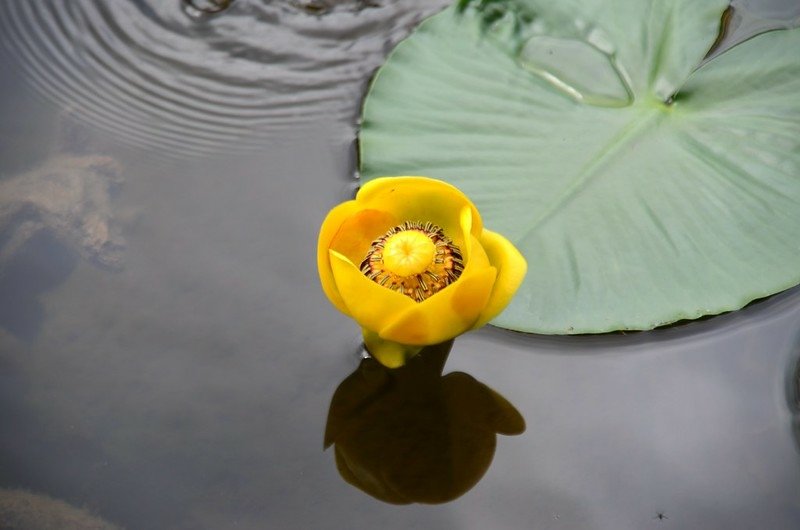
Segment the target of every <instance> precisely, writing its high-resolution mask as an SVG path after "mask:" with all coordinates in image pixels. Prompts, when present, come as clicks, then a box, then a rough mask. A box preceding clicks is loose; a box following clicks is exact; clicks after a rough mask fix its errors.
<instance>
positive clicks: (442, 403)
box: [0, 0, 800, 530]
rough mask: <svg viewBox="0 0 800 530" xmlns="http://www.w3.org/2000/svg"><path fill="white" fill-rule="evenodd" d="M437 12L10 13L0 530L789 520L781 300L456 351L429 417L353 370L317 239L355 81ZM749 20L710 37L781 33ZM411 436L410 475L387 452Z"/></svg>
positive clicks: (340, 164) (792, 514) (789, 412)
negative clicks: (75, 517)
mask: <svg viewBox="0 0 800 530" xmlns="http://www.w3.org/2000/svg"><path fill="white" fill-rule="evenodd" d="M216 3H217V4H218V3H219V2H216ZM446 3H447V2H445V1H442V2H438V1H437V2H433V1H431V0H404V1H402V2H388V1H386V2H384V1H380V2H378V1H375V2H363V1H356V0H351V1H347V0H341V1H338V2H335V1H333V0H324V1H323V0H319V1H317V2H301V1H298V2H289V1H285V2H283V1H277V0H273V1H268V0H234V1H233V2H231V3H230V5H229V6H227V9H224V10H222V11H221V12H220V13H218V14H216V15H203V14H200V13H197V12H194V11H192V10H191V9H190V8H187V7H186V5H185V4H184V3H182V2H179V1H177V0H175V1H174V2H155V1H153V2H144V1H139V2H117V1H113V0H105V1H93V2H89V1H85V2H84V1H76V2H58V1H55V0H53V1H38V0H36V1H34V0H30V1H28V0H13V1H10V2H5V3H3V4H2V5H0V61H2V66H3V71H4V72H6V75H3V76H0V115H2V116H3V118H2V119H1V120H0V138H2V141H1V142H0V201H2V202H0V221H2V225H0V528H3V527H4V526H3V525H4V524H6V525H8V524H10V523H9V522H8V521H9V520H10V519H5V520H3V519H2V518H3V517H6V518H8V517H10V515H9V514H10V513H12V512H14V513H17V514H19V512H20V511H21V510H24V509H25V508H24V507H25V506H28V507H30V506H36V509H35V510H36V511H37V512H39V514H38V515H39V516H41V517H58V515H57V514H51V513H49V511H51V510H52V511H53V512H58V511H59V510H62V511H69V510H73V511H77V509H78V508H82V509H84V511H83V512H80V516H81V517H85V518H87V519H86V520H87V521H88V518H90V517H92V515H90V514H89V513H88V512H91V513H92V514H94V517H95V518H102V519H104V520H106V521H110V522H111V523H113V524H116V525H118V526H120V527H124V528H129V529H151V528H154V529H162V528H164V529H181V530H182V529H186V530H189V529H220V528H245V529H264V528H281V529H282V528H315V529H316V528H331V529H333V528H337V529H338V528H374V527H380V528H387V529H389V528H398V529H400V528H430V529H439V528H442V529H450V528H452V529H460V528H468V529H485V528H499V529H518V528H564V529H573V528H587V529H615V530H616V529H642V528H661V527H664V528H666V527H671V528H681V529H687V528H692V529H694V528H696V529H731V528H735V529H738V528H742V529H750V528H769V529H787V530H788V529H795V528H797V527H798V525H800V493H798V492H800V453H799V452H798V451H799V450H800V434H799V433H800V428H798V425H800V413H799V412H798V411H800V404H799V403H800V402H799V401H798V380H799V379H798V377H800V375H798V374H799V372H798V361H799V359H800V290H798V289H793V290H790V291H788V292H785V293H782V294H779V295H777V296H774V297H772V298H770V299H768V300H765V301H762V302H759V303H756V304H753V305H751V306H749V307H747V308H745V309H744V310H741V311H738V312H735V313H732V314H728V315H722V316H719V317H715V318H710V319H705V320H702V321H697V322H691V323H687V324H684V325H679V326H674V327H671V328H667V329H662V330H656V331H653V332H647V333H634V334H627V335H623V334H612V335H606V336H591V337H543V336H526V335H520V334H515V333H510V332H505V331H501V330H497V329H492V328H487V329H483V330H481V331H478V332H474V333H471V334H469V335H466V336H464V337H461V338H459V339H458V340H457V341H456V342H455V343H454V345H453V347H452V351H451V352H450V354H449V358H448V359H447V365H446V367H445V369H444V373H445V377H440V376H441V374H439V373H438V372H437V371H436V370H430V371H425V372H424V373H426V374H429V375H430V377H429V378H427V377H428V376H427V375H426V376H425V377H424V378H423V379H425V381H426V383H425V384H424V385H423V384H422V383H420V386H419V389H423V388H424V389H425V394H424V395H427V396H435V397H434V398H431V402H432V403H437V407H436V410H435V411H434V412H430V411H428V412H430V416H425V415H424V414H423V413H420V412H415V411H414V408H413V407H410V408H402V407H401V406H400V405H398V403H408V402H410V401H411V402H413V399H407V398H406V397H403V396H405V395H406V394H402V393H399V394H398V392H400V390H395V391H391V392H389V391H386V390H381V389H384V388H385V387H384V386H382V385H384V383H385V381H386V380H387V379H386V378H387V377H394V376H393V375H392V376H387V375H386V374H384V373H383V372H381V371H380V369H378V370H374V369H373V368H375V367H372V368H371V367H370V366H365V365H364V364H363V363H362V360H361V357H360V340H359V332H358V330H357V329H356V328H355V326H354V325H353V324H352V323H351V322H350V321H349V320H348V319H347V318H345V317H343V316H341V315H339V314H338V312H336V310H335V309H333V308H332V307H331V306H330V305H329V304H328V302H327V300H326V299H325V297H324V295H323V294H322V292H321V290H320V288H319V286H318V281H317V273H316V265H315V256H314V253H315V243H316V237H317V230H318V227H319V224H320V222H321V220H322V218H323V217H324V215H325V213H326V212H327V211H328V209H329V208H330V207H331V206H333V205H334V204H336V203H338V202H340V201H342V200H344V199H346V198H348V197H349V196H350V195H351V194H352V191H353V189H354V186H355V180H354V178H353V176H354V171H355V160H354V158H355V156H354V152H355V151H354V145H353V144H354V139H355V132H356V130H357V116H358V112H359V105H360V101H361V97H362V94H363V90H364V89H365V87H366V84H367V82H368V79H369V76H370V74H371V72H372V71H373V70H374V68H376V67H377V66H378V65H380V64H381V62H382V61H383V59H384V57H385V55H386V53H388V51H390V50H391V48H392V47H393V45H394V44H395V43H396V42H398V41H399V40H400V39H402V38H403V36H405V35H406V34H407V33H408V31H410V29H411V28H413V27H414V25H415V24H416V23H418V22H419V21H420V20H421V19H423V18H424V17H425V16H427V15H429V14H431V13H433V12H435V11H436V10H438V9H440V8H441V7H443V6H444V5H445V4H446ZM214 4H215V2H212V1H210V0H207V1H205V2H201V1H199V0H198V1H195V2H194V5H195V6H196V7H195V8H194V9H198V8H202V6H203V5H214ZM737 5H738V6H740V7H741V9H740V10H739V12H738V14H737V15H736V16H737V17H740V18H737V19H733V21H732V23H731V26H730V29H731V32H730V34H729V35H728V37H727V39H728V40H727V41H726V42H730V39H734V40H735V39H737V38H745V37H747V36H748V35H749V34H751V33H750V32H753V31H763V30H765V29H769V28H771V27H779V26H781V25H787V24H791V23H796V21H797V17H798V16H800V8H798V6H797V5H796V2H794V1H793V0H792V1H783V2H780V1H779V0H771V1H770V2H756V1H755V0H751V1H748V2H745V1H742V2H739V3H738V4H737ZM737 20H738V22H737ZM792 21H794V22H792ZM754 28H755V29H754ZM54 182H57V183H58V184H59V185H58V186H54V184H53V183H54ZM450 372H461V374H457V375H453V376H448V375H446V374H448V373H450ZM362 377H363V379H359V378H362ZM397 377H398V378H400V377H401V376H397ZM403 377H404V376H403ZM426 378H427V379H426ZM345 380H347V381H350V382H351V383H347V384H346V385H343V386H342V388H343V389H344V390H341V391H340V393H339V394H337V395H339V396H340V397H339V400H338V403H340V405H337V408H336V410H337V411H338V412H337V415H336V416H335V418H334V419H336V418H338V419H337V420H336V421H334V422H329V418H328V407H329V404H330V403H331V399H332V397H333V396H334V392H335V391H336V389H337V388H338V387H339V385H340V383H342V382H343V381H345ZM352 381H357V383H352ZM358 381H361V382H358ZM398 381H400V379H398ZM458 381H461V383H457V382H458ZM408 385H409V383H408V379H402V381H401V382H399V383H397V385H396V386H395V387H393V388H399V389H401V390H402V389H403V388H405V389H406V390H408V388H411V389H412V390H414V389H416V388H417V387H415V386H414V384H411V386H410V387H409V386H408ZM459 385H462V386H459ZM412 394H413V392H412ZM494 395H497V396H501V397H500V398H492V399H494V401H492V400H489V401H488V402H487V401H486V399H487V398H486V396H494ZM342 396H344V397H342ZM376 396H380V399H378V398H377V397H376ZM398 396H400V397H398ZM453 396H457V397H453ZM342 400H344V401H342ZM353 402H354V403H362V402H365V403H370V404H372V403H378V404H380V406H382V407H388V409H387V410H395V411H398V410H401V411H402V414H405V415H406V416H405V417H407V418H409V419H408V422H404V424H408V425H414V426H415V429H414V430H403V429H402V428H398V424H397V423H393V422H388V423H387V422H386V421H385V420H386V416H387V415H386V414H380V413H378V412H375V411H376V410H377V411H380V410H382V409H380V408H377V409H370V410H371V412H370V411H369V410H367V411H366V412H364V411H362V412H359V413H358V414H356V413H354V412H353V410H354V409H352V408H351V407H349V406H348V405H347V404H348V403H353ZM426 402H427V401H426ZM341 403H344V405H341ZM487 403H488V404H487ZM403 406H405V405H403ZM358 410H360V409H358ZM487 410H488V411H490V412H486V411H487ZM498 410H499V411H501V412H496V411H498ZM492 411H495V412H492ZM503 411H505V412H503ZM512 411H513V412H512ZM515 413H517V414H518V415H519V416H521V417H522V418H524V423H525V430H524V432H522V433H520V432H519V431H520V429H519V427H520V425H519V423H518V422H517V423H515V421H516V420H514V418H515V417H516V416H515V415H514V414H515ZM437 414H439V415H438V416H437ZM442 414H443V415H444V416H442ZM503 414H505V416H504V415H503ZM442 417H444V418H446V419H447V421H452V422H453V425H457V426H458V429H457V433H458V437H456V436H454V437H448V436H447V435H442V431H441V429H439V426H440V425H442V424H443V421H445V420H440V419H438V418H442ZM341 418H345V420H344V421H343V422H342V421H339V420H341ZM353 418H357V421H356V420H353ZM376 418H377V419H376ZM431 418H433V419H432V420H431ZM474 418H487V419H486V420H485V421H477V420H476V422H475V423H474V424H473V423H471V420H472V419H474ZM492 418H494V419H492ZM498 418H500V419H498ZM503 418H505V419H503ZM501 420H502V421H501ZM353 421H356V423H352V422H353ZM340 425H347V426H348V427H347V428H345V429H344V430H337V429H336V427H337V426H340ZM353 425H356V426H357V428H356V427H352V426H353ZM326 426H327V427H329V429H330V430H329V434H330V437H331V439H330V440H328V441H329V442H330V441H333V442H335V444H336V447H331V448H329V449H328V450H327V451H323V442H324V441H325V433H326ZM412 431H413V432H412ZM354 433H355V434H354ZM387 433H389V434H387ZM392 433H397V434H396V435H392ZM476 433H478V434H476ZM496 433H500V435H499V436H496V438H495V434H496ZM504 433H505V435H504ZM406 435H407V436H409V439H410V440H416V441H414V442H413V443H416V444H418V445H417V447H419V449H418V451H419V452H420V453H421V454H422V455H424V458H426V459H428V460H423V459H422V457H420V459H415V458H413V457H412V458H410V459H409V457H408V455H403V454H401V453H402V451H403V449H402V448H403V447H405V446H400V449H399V450H395V451H394V452H392V451H388V450H387V451H385V452H380V451H379V450H378V449H381V450H383V448H384V447H391V443H390V442H391V441H393V440H394V439H395V438H397V437H399V436H406ZM412 435H414V436H416V435H420V436H421V438H420V437H419V436H417V437H416V438H414V436H412ZM490 436H491V437H490ZM387 437H388V438H387ZM454 439H455V440H462V441H459V442H458V443H456V444H455V445H454V444H453V440H454ZM420 440H422V441H420ZM426 440H431V443H430V444H428V445H425V441H426ZM463 440H467V442H464V441H463ZM466 443H473V444H474V445H472V446H471V447H473V448H474V450H473V451H466V452H464V451H462V452H461V453H459V451H460V450H462V449H463V447H464V444H466ZM340 444H341V448H339V449H338V451H339V452H338V453H337V447H339V445H340ZM448 444H449V445H448ZM495 444H496V447H495ZM398 451H399V453H398ZM492 451H493V458H492ZM335 454H337V455H339V458H340V459H341V458H345V459H349V460H347V461H348V462H350V463H351V464H352V465H353V466H354V467H353V468H352V469H355V471H353V473H354V474H353V475H352V476H349V479H350V483H348V482H346V481H345V480H344V479H343V478H342V476H341V475H340V473H339V471H337V462H336V457H335ZM376 455H377V456H376ZM437 455H444V456H442V457H439V456H437ZM465 455H466V456H465ZM474 455H480V458H476V457H473V456H474ZM487 456H488V463H487ZM403 458H405V459H406V460H403ZM443 458H448V459H450V461H451V462H452V463H453V465H452V466H449V467H448V466H443V468H442V471H441V472H438V474H437V475H435V478H431V479H430V480H427V481H425V482H424V485H427V486H430V488H433V486H431V484H432V483H434V482H436V480H439V481H440V482H441V484H443V486H441V488H439V489H438V490H436V489H435V488H433V489H430V488H429V489H428V490H424V489H423V490H420V489H419V488H417V489H415V484H416V485H419V484H418V483H419V481H420V476H422V477H423V478H424V474H422V471H419V472H414V473H411V472H410V468H409V466H410V465H412V464H414V463H416V464H420V462H421V461H425V462H431V463H432V464H430V465H427V466H424V467H425V468H426V469H427V470H430V469H432V468H435V467H436V466H435V464H436V463H439V462H440V460H441V459H443ZM373 460H376V461H377V462H378V464H377V465H372V467H370V465H368V464H369V462H371V461H373ZM404 462H409V463H410V464H408V465H404ZM340 464H341V462H340ZM359 466H365V467H364V469H362V468H361V467H359ZM381 466H383V467H381ZM340 468H341V465H340ZM352 469H351V470H352ZM376 470H377V471H376ZM398 470H399V471H398ZM411 471H413V469H411ZM362 472H363V473H362ZM401 472H402V473H401ZM345 473H346V472H345ZM375 473H378V474H379V475H380V473H384V474H391V473H393V474H391V476H392V477H393V478H392V480H393V481H394V482H392V484H395V485H397V484H400V485H401V486H396V487H397V488H400V490H401V491H403V492H408V491H415V492H416V495H417V497H416V499H414V498H412V499H411V500H428V501H432V500H437V501H438V500H445V497H447V498H451V497H452V496H453V492H455V493H457V494H460V493H462V491H460V490H461V489H464V488H463V487H462V486H463V485H464V484H466V485H467V486H471V485H472V484H473V483H474V482H475V480H477V479H478V478H480V477H481V476H482V478H481V480H480V481H479V482H477V483H476V484H475V485H474V487H471V489H470V488H469V487H467V488H466V489H467V490H468V491H467V492H466V493H465V494H463V496H460V497H457V498H456V499H455V500H453V501H451V502H448V503H444V504H438V505H434V506H426V505H420V504H411V505H408V506H400V507H398V506H395V505H392V504H388V503H386V502H382V501H379V500H376V499H375V498H373V497H371V496H369V495H367V494H366V493H364V492H363V491H361V490H360V489H358V488H357V487H354V486H353V485H351V484H352V483H358V484H361V487H362V489H366V490H367V491H369V490H370V487H371V486H370V485H369V480H370V477H372V476H374V474H375ZM398 473H399V474H398ZM345 478H348V477H345ZM459 481H460V482H459ZM409 484H410V485H409ZM434 485H435V484H434ZM448 488H449V489H448ZM20 489H24V490H28V491H30V492H31V493H32V494H33V495H36V499H38V500H36V501H35V502H34V501H31V500H30V497H27V496H26V495H27V494H23V493H20V492H19V490H20ZM375 491H376V490H374V489H373V490H372V493H373V495H375ZM442 492H445V493H442ZM394 493H395V494H396V493H397V490H395V491H394ZM446 494H447V495H446ZM437 495H438V497H437ZM448 495H449V496H448ZM376 496H378V495H376ZM20 499H22V500H20ZM386 500H392V498H387V499H386ZM400 500H408V498H407V497H406V498H403V499H400ZM23 501H24V502H23ZM62 501H63V502H62ZM394 501H395V502H399V500H398V498H397V497H395V498H394ZM64 503H69V505H71V506H72V507H70V506H67V505H66V504H64ZM73 507H74V508H73ZM72 513H74V512H72ZM86 524H88V523H86ZM40 527H41V524H40Z"/></svg>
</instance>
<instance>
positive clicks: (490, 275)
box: [379, 266, 497, 345]
mask: <svg viewBox="0 0 800 530" xmlns="http://www.w3.org/2000/svg"><path fill="white" fill-rule="evenodd" d="M496 274H497V270H496V269H495V268H494V267H485V268H482V267H477V266H476V267H473V268H471V269H469V270H467V269H465V270H464V273H463V274H462V275H461V277H460V278H459V279H458V280H457V281H456V282H455V283H452V284H450V285H449V286H447V287H446V288H444V289H443V290H441V291H440V292H438V293H436V294H435V295H433V296H431V297H430V298H428V299H427V300H425V301H424V302H421V303H418V304H414V305H413V306H412V307H411V308H409V309H407V310H406V311H405V312H404V313H401V314H399V315H398V316H397V318H396V319H395V320H393V321H391V322H390V323H389V324H388V325H387V326H386V327H384V328H381V329H380V330H379V334H380V336H381V338H383V339H385V340H390V341H394V342H399V343H401V344H412V345H428V344H438V343H440V342H444V341H446V340H448V339H452V338H453V337H456V336H457V335H460V334H462V333H464V332H465V331H468V330H469V329H471V328H472V327H473V325H474V324H475V322H476V320H477V319H478V318H479V316H480V314H481V311H482V310H483V308H484V307H485V306H486V304H487V302H488V300H489V296H490V295H491V293H492V287H493V286H494V281H495V276H496Z"/></svg>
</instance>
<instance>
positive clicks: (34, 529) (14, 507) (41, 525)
mask: <svg viewBox="0 0 800 530" xmlns="http://www.w3.org/2000/svg"><path fill="white" fill-rule="evenodd" d="M6 529H8V530H11V529H13V530H121V527H119V526H117V525H114V524H111V523H109V522H108V521H104V520H103V519H101V518H99V517H96V516H94V515H92V514H90V513H89V512H88V511H86V510H83V509H80V508H76V507H74V506H72V505H70V504H67V503H66V502H64V501H59V500H56V499H51V498H50V497H47V496H46V495H38V494H35V493H30V492H27V491H23V490H14V489H0V530H6Z"/></svg>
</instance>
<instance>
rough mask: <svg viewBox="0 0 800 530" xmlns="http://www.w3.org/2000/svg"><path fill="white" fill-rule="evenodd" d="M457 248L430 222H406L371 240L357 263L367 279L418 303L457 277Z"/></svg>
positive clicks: (460, 266)
mask: <svg viewBox="0 0 800 530" xmlns="http://www.w3.org/2000/svg"><path fill="white" fill-rule="evenodd" d="M463 271H464V260H463V258H462V257H461V250H460V249H459V248H458V246H456V245H455V244H454V243H453V241H452V240H451V239H450V238H449V237H447V236H446V235H445V234H444V231H443V230H442V229H441V228H440V227H438V226H436V225H434V224H433V223H424V224H423V223H420V222H417V221H406V222H405V223H403V224H401V225H398V226H395V227H394V228H390V229H389V231H387V232H386V233H385V234H384V235H382V236H381V237H379V238H378V239H376V240H375V241H373V242H372V245H371V246H370V249H369V251H368V252H367V256H366V257H365V258H364V261H362V262H361V272H363V273H364V275H366V276H367V277H368V278H369V279H370V280H372V281H374V282H376V283H378V284H380V285H382V286H384V287H386V288H388V289H392V290H393V291H397V292H398V293H400V294H404V295H406V296H408V297H410V298H412V299H413V300H414V301H416V302H422V301H423V300H425V299H426V298H428V297H430V296H432V295H433V294H435V293H437V292H439V291H441V290H442V289H444V288H445V287H447V286H448V285H450V284H451V283H453V282H454V281H456V280H457V279H458V277H459V276H461V273H462V272H463Z"/></svg>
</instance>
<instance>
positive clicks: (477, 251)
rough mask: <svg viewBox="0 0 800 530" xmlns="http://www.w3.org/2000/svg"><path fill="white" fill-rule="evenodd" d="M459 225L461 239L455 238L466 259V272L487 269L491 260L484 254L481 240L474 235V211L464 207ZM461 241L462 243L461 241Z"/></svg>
mask: <svg viewBox="0 0 800 530" xmlns="http://www.w3.org/2000/svg"><path fill="white" fill-rule="evenodd" d="M459 225H460V227H459V228H460V229H461V233H460V237H454V238H453V239H454V240H456V241H457V244H458V245H460V247H461V255H462V257H463V258H464V265H465V270H466V269H467V268H481V269H485V268H486V267H488V266H489V265H490V263H489V258H488V256H487V255H486V252H484V250H483V247H482V246H481V244H480V242H479V240H478V239H477V238H476V237H475V236H474V235H472V225H473V223H472V209H471V208H469V207H466V206H465V207H464V208H462V209H461V214H460V215H459ZM459 240H460V241H459Z"/></svg>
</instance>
